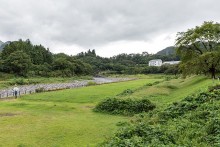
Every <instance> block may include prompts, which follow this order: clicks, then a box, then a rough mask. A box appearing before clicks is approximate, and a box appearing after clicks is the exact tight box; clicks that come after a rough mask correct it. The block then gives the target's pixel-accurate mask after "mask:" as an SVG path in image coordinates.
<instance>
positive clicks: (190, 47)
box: [176, 22, 220, 78]
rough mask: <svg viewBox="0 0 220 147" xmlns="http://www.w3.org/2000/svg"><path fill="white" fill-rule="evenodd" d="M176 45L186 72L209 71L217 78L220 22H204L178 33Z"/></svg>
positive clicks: (182, 67)
mask: <svg viewBox="0 0 220 147" xmlns="http://www.w3.org/2000/svg"><path fill="white" fill-rule="evenodd" d="M176 47H177V53H178V55H179V56H180V57H181V60H182V63H181V64H182V65H181V69H182V71H183V73H184V74H186V75H187V74H191V73H209V74H211V76H212V78H215V74H216V72H217V71H218V67H219V64H220V62H219V58H220V57H219V52H220V24H219V23H214V22H204V23H203V24H202V25H201V26H196V27H195V28H192V29H189V30H187V31H186V32H180V33H178V34H177V39H176Z"/></svg>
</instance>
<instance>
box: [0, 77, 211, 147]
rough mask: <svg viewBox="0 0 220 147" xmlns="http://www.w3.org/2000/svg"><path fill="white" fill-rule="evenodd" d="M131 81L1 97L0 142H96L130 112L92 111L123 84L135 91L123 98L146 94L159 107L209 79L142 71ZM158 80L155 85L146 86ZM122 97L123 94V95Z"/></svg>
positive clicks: (12, 145) (54, 145) (208, 82)
mask: <svg viewBox="0 0 220 147" xmlns="http://www.w3.org/2000/svg"><path fill="white" fill-rule="evenodd" d="M141 77H142V78H141V79H139V80H134V81H127V82H120V83H112V84H104V85H97V86H89V87H83V88H77V89H68V90H62V91H54V92H46V93H39V94H33V95H25V96H22V97H21V98H19V99H17V100H8V101H0V132H1V135H0V146H3V147H4V146H7V147H15V146H20V147H25V146H28V147H29V146H33V147H35V146H36V147H39V146H49V147H59V146H60V147H63V146H95V145H97V144H98V143H100V142H102V141H103V140H104V139H105V138H107V137H110V136H112V135H113V134H114V132H115V131H116V130H117V126H116V124H117V122H121V121H129V120H130V119H132V118H131V117H124V116H114V115H107V114H102V113H95V112H93V111H92V109H93V108H94V106H95V105H96V104H97V103H98V102H100V101H101V100H103V99H105V98H107V97H115V96H116V95H117V94H119V93H121V92H123V91H124V90H126V89H132V90H134V91H135V92H134V93H133V94H132V95H129V96H124V98H127V97H132V98H143V97H147V98H148V99H150V100H151V101H152V102H153V103H155V104H156V105H157V109H162V108H164V107H165V106H167V105H168V104H170V103H172V102H174V101H178V100H180V99H181V98H184V97H185V96H186V95H188V94H192V93H194V92H197V91H200V90H203V89H205V88H207V86H208V85H211V84H212V81H211V80H209V79H207V78H205V77H190V78H187V79H172V80H169V81H164V79H163V78H162V77H163V76H155V75H153V76H141ZM155 81H160V83H159V84H157V85H154V86H144V85H146V84H148V83H154V82H155ZM122 98H123V96H122Z"/></svg>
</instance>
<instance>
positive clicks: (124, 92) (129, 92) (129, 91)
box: [118, 89, 134, 96]
mask: <svg viewBox="0 0 220 147" xmlns="http://www.w3.org/2000/svg"><path fill="white" fill-rule="evenodd" d="M132 93H134V91H133V90H131V89H126V90H124V91H123V92H122V93H120V94H118V95H120V96H125V95H129V94H132Z"/></svg>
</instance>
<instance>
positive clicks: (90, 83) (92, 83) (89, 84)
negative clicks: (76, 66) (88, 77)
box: [87, 81, 97, 86]
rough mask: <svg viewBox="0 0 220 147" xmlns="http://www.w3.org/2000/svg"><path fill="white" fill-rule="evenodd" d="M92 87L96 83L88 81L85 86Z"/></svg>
mask: <svg viewBox="0 0 220 147" xmlns="http://www.w3.org/2000/svg"><path fill="white" fill-rule="evenodd" d="M92 85H97V83H96V82H93V81H89V82H88V83H87V86H92Z"/></svg>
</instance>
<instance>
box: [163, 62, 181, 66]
mask: <svg viewBox="0 0 220 147" xmlns="http://www.w3.org/2000/svg"><path fill="white" fill-rule="evenodd" d="M179 63H180V61H166V62H163V65H164V64H169V65H173V64H179Z"/></svg>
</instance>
